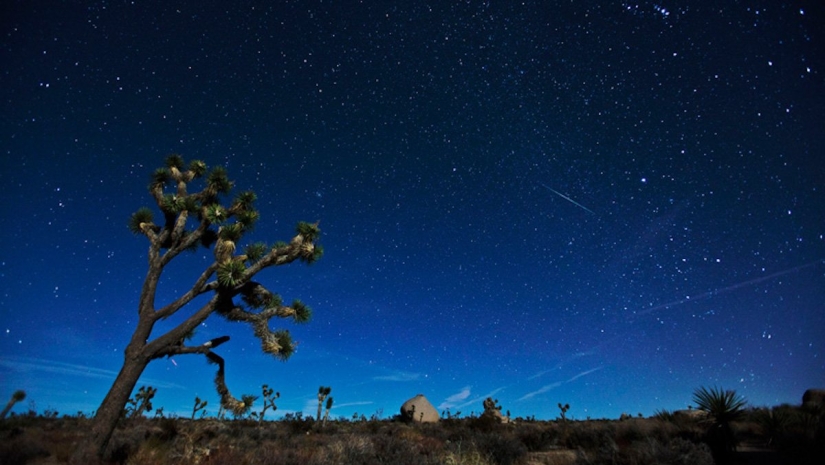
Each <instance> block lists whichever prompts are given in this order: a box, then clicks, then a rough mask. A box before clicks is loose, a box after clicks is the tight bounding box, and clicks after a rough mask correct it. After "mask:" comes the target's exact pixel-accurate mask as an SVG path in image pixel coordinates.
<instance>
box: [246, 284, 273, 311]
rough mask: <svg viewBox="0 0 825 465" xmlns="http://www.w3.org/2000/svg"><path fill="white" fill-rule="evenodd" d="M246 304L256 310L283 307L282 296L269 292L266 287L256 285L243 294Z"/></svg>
mask: <svg viewBox="0 0 825 465" xmlns="http://www.w3.org/2000/svg"><path fill="white" fill-rule="evenodd" d="M241 299H243V301H244V303H246V305H248V306H249V307H251V308H254V309H258V310H260V309H266V308H275V307H280V306H281V305H283V301H282V300H281V296H279V295H277V294H273V293H271V292H269V291H268V290H267V289H266V288H265V287H263V286H261V285H259V284H256V285H254V286H250V287H249V288H248V289H246V288H245V289H244V290H243V291H242V292H241Z"/></svg>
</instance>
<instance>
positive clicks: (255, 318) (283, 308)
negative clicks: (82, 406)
mask: <svg viewBox="0 0 825 465" xmlns="http://www.w3.org/2000/svg"><path fill="white" fill-rule="evenodd" d="M204 177H205V178H204ZM199 179H202V183H203V186H202V189H201V190H200V191H198V192H195V193H192V192H190V184H191V183H193V181H195V180H199ZM232 187H233V183H232V182H231V181H230V180H229V178H228V177H227V173H226V171H225V170H224V169H223V168H220V167H218V168H214V169H212V170H211V171H209V172H208V173H207V167H206V164H205V163H204V162H202V161H198V160H196V161H193V162H191V163H189V164H188V165H186V164H185V163H184V160H183V158H182V157H180V156H179V155H170V156H169V157H168V158H167V159H166V166H165V167H164V168H160V169H158V170H156V171H155V172H154V174H153V175H152V180H151V183H150V184H149V193H150V195H151V197H152V199H153V200H154V203H155V204H156V207H157V209H159V210H160V213H161V218H160V221H155V219H154V215H153V211H152V209H149V208H141V209H139V210H138V211H137V212H135V213H133V214H132V216H131V218H130V219H129V229H130V230H131V231H132V232H133V233H135V234H137V235H142V236H144V237H146V239H148V241H149V251H148V270H147V273H146V278H145V280H144V282H143V287H142V289H141V292H140V298H139V301H138V303H137V317H138V318H137V325H136V328H135V331H134V333H133V334H132V337H131V340H130V341H129V343H128V344H127V346H126V349H125V350H124V362H123V367H122V368H121V370H120V372H119V374H118V375H117V377H116V378H115V381H114V383H113V384H112V387H111V389H110V390H109V392H108V394H107V395H106V397H105V398H104V399H103V402H102V403H101V405H100V407H99V408H98V409H97V414H96V415H95V417H94V421H93V422H92V425H91V430H90V432H89V434H88V435H87V436H86V438H85V439H84V441H83V443H81V444H80V445H79V447H78V448H77V450H76V452H75V453H74V455H73V456H72V462H74V463H89V462H90V461H94V460H96V459H99V458H100V457H102V456H103V454H104V452H105V450H106V446H107V445H108V443H109V439H110V438H111V435H112V432H113V430H114V428H115V425H116V424H117V421H118V418H120V415H121V412H122V411H123V408H124V406H125V404H126V401H127V400H128V399H129V395H130V394H131V392H132V390H133V389H134V387H135V384H136V383H137V381H138V378H139V377H140V375H141V374H142V373H143V371H144V369H145V368H146V366H147V365H148V364H149V362H151V361H152V360H156V359H158V358H162V357H171V356H174V355H183V354H201V355H205V356H206V357H207V359H208V360H209V361H210V362H212V363H215V364H217V365H218V366H219V369H218V373H217V375H216V376H215V386H216V388H217V391H218V394H219V396H220V401H221V406H222V407H225V408H227V409H228V410H229V411H233V412H243V411H244V410H246V411H248V409H247V405H246V403H245V402H243V401H242V400H238V399H236V398H235V397H233V396H232V395H231V394H230V392H229V389H227V387H226V384H225V380H224V360H223V358H221V357H220V356H218V355H217V354H215V353H214V352H212V350H213V349H214V348H215V347H217V346H218V345H220V344H223V343H225V342H226V341H228V340H229V337H228V336H223V337H220V338H216V339H213V340H211V341H207V342H205V343H203V344H201V345H198V346H192V345H186V344H185V342H186V340H187V339H188V338H189V337H190V336H191V335H192V334H193V332H194V330H195V328H197V327H198V325H200V324H201V323H203V322H204V321H206V319H207V318H209V317H210V316H211V315H212V314H217V315H219V316H221V317H223V318H224V319H226V320H228V321H231V322H243V323H247V324H249V325H250V326H251V327H252V330H253V334H254V335H255V337H257V338H258V339H260V340H261V348H262V350H263V351H264V352H266V353H269V354H272V355H273V356H275V357H276V358H279V359H281V360H286V359H287V358H289V356H290V355H291V354H292V353H293V352H294V350H295V344H294V343H293V341H292V338H291V337H290V334H289V332H288V331H286V330H276V331H273V330H271V329H270V328H269V320H270V319H272V318H275V317H278V318H291V319H293V320H294V321H295V322H298V323H303V322H306V321H308V320H309V318H310V314H311V311H310V309H309V307H307V306H306V305H304V304H303V303H302V302H300V301H298V300H296V301H294V302H293V303H292V304H290V305H284V304H283V303H282V301H281V298H280V297H279V296H278V295H276V294H274V293H272V292H270V291H269V290H268V289H267V288H265V287H264V286H263V285H262V284H260V283H257V282H255V281H253V278H254V277H255V275H256V274H257V273H258V272H260V271H262V270H263V269H265V268H268V267H272V266H280V265H286V264H289V263H292V262H294V261H296V260H298V261H303V262H306V263H313V262H315V261H316V260H318V259H319V258H320V257H321V254H322V249H321V247H320V246H318V245H316V242H317V241H318V238H319V235H320V230H319V229H318V225H317V223H316V224H310V223H304V222H300V223H298V227H297V235H296V236H295V237H293V238H292V239H291V240H290V241H289V243H283V242H281V243H276V244H275V245H273V246H267V245H266V244H263V243H254V244H250V245H247V246H246V247H245V248H244V249H243V250H242V251H241V250H238V249H239V248H238V246H237V244H238V243H239V242H240V241H241V239H242V238H243V237H244V235H245V234H246V233H247V232H249V231H250V230H251V229H252V227H253V226H254V224H255V223H256V221H257V220H258V218H259V213H258V211H257V210H256V209H255V208H254V207H253V203H254V202H255V200H256V196H255V194H254V193H253V192H242V193H240V194H238V195H237V196H235V197H234V199H232V200H231V201H225V200H223V199H222V197H223V196H225V195H227V194H229V193H230V191H231V190H232ZM167 190H168V192H167ZM200 246H203V247H206V248H207V249H212V250H213V254H214V260H213V261H212V262H211V263H209V264H207V265H206V266H205V268H204V269H203V270H202V272H201V273H200V275H199V276H198V277H197V278H196V279H195V280H194V282H193V283H192V284H191V286H190V287H189V290H187V291H186V292H184V293H183V294H181V295H179V296H178V297H177V298H176V299H175V300H173V301H171V302H168V303H166V304H165V305H163V306H160V307H159V308H158V307H156V306H155V300H156V292H157V288H158V283H159V282H160V279H161V274H162V272H163V271H164V270H165V269H166V267H167V266H168V265H169V264H170V263H171V262H172V260H173V259H175V258H176V257H177V256H178V255H180V254H181V253H182V252H185V251H194V250H197V249H198V247H200ZM201 296H209V298H208V300H206V301H205V302H203V301H200V302H201V303H198V304H195V299H197V298H198V297H201ZM238 298H240V302H236V299H238ZM190 304H192V305H190ZM197 305H199V307H198V306H197ZM179 312H180V313H179ZM181 315H183V317H182V318H181ZM172 316H174V317H175V321H180V322H179V323H177V325H176V326H174V327H173V328H171V329H169V330H168V331H166V332H165V333H162V334H153V333H152V331H153V328H154V327H155V324H156V323H158V322H159V321H161V320H166V319H168V318H170V317H172Z"/></svg>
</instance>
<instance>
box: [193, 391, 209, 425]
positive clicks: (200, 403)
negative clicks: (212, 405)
mask: <svg viewBox="0 0 825 465" xmlns="http://www.w3.org/2000/svg"><path fill="white" fill-rule="evenodd" d="M206 404H207V402H206V401H205V400H201V398H200V397H198V396H195V406H194V407H192V419H193V420H194V419H195V414H196V413H198V411H199V410H203V413H201V416H203V415H204V414H206V410H205V409H206Z"/></svg>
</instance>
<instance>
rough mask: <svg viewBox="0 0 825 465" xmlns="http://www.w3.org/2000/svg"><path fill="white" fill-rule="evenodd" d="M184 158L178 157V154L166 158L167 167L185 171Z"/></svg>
mask: <svg viewBox="0 0 825 465" xmlns="http://www.w3.org/2000/svg"><path fill="white" fill-rule="evenodd" d="M183 165H184V162H183V157H182V156H180V155H178V154H177V153H173V154H171V155H169V156H168V157H166V166H168V167H169V168H177V169H178V170H182V169H183Z"/></svg>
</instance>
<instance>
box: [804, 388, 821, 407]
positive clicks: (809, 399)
mask: <svg viewBox="0 0 825 465" xmlns="http://www.w3.org/2000/svg"><path fill="white" fill-rule="evenodd" d="M802 405H803V406H805V407H814V408H816V407H819V408H822V407H825V389H808V390H807V391H805V394H803V395H802Z"/></svg>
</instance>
